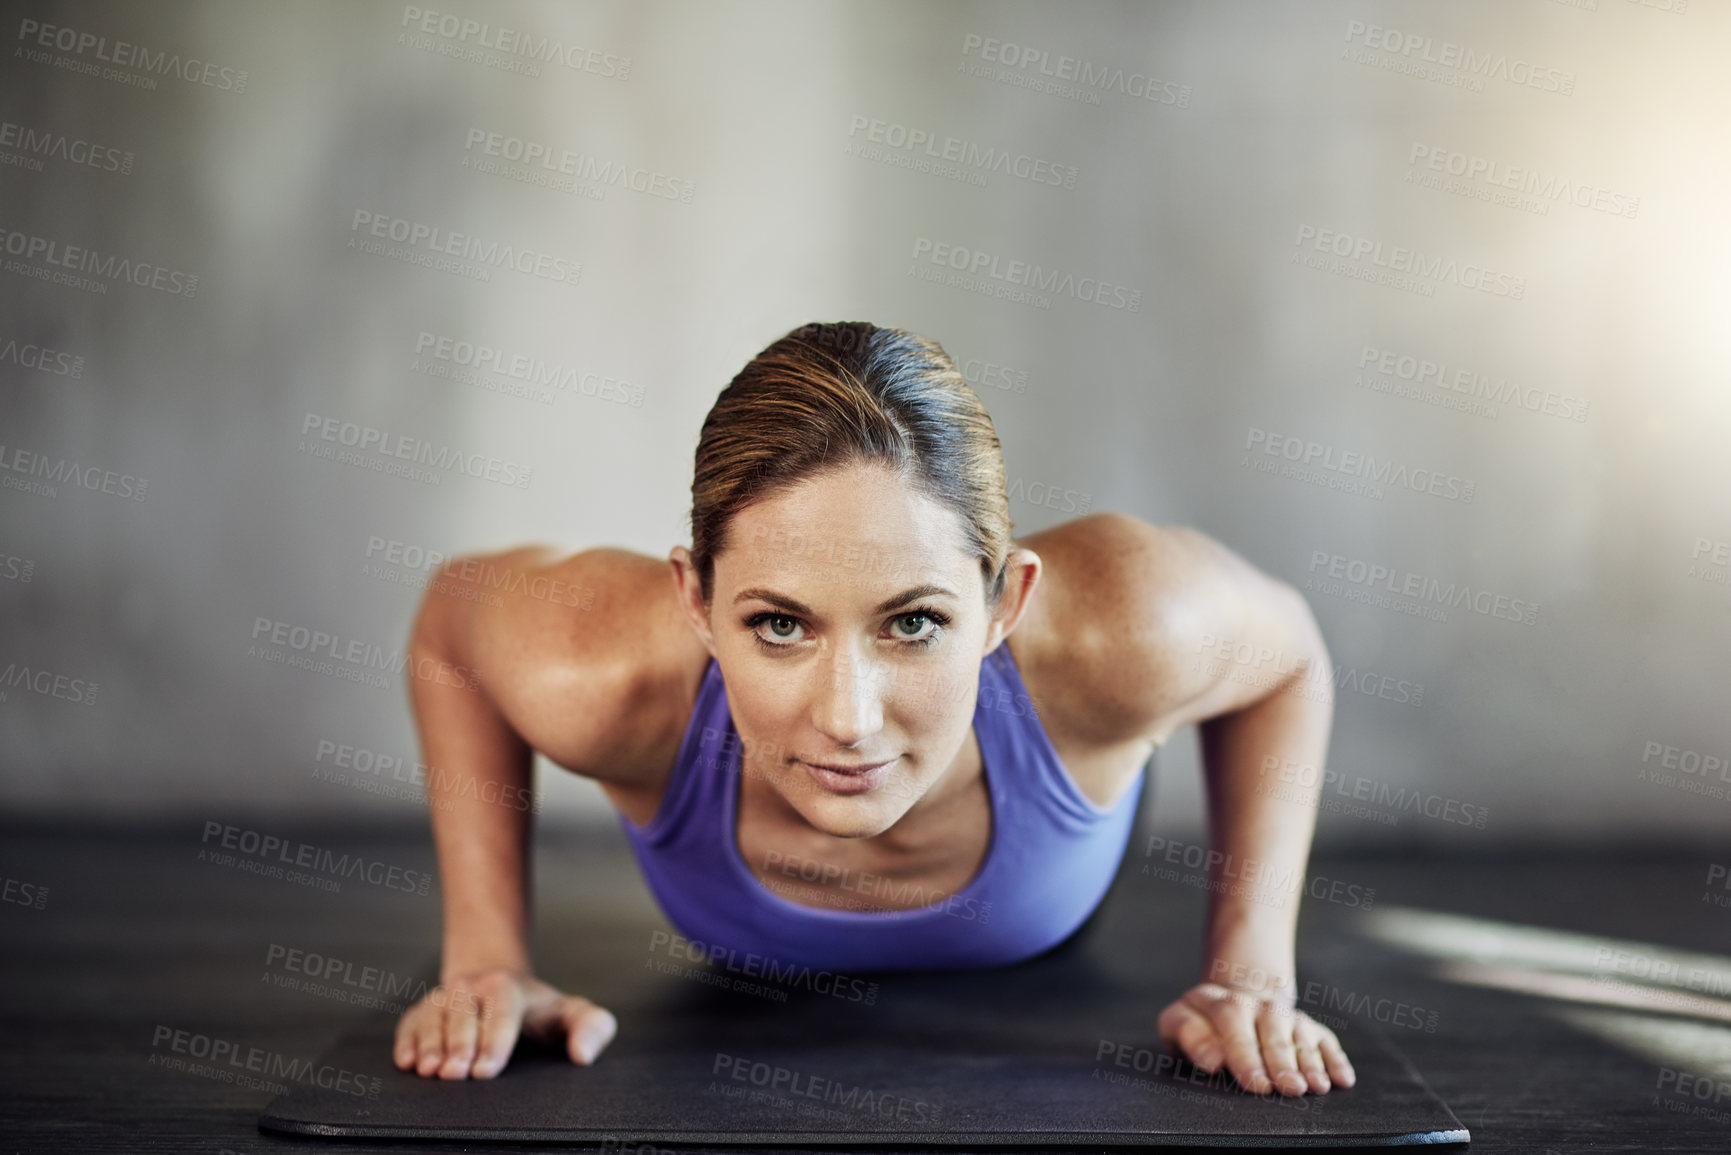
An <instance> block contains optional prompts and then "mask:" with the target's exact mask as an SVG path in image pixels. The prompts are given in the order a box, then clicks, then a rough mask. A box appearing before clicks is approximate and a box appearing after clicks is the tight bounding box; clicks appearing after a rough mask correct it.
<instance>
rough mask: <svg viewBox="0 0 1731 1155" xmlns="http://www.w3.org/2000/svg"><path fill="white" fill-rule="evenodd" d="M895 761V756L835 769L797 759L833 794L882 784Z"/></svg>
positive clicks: (806, 770)
mask: <svg viewBox="0 0 1731 1155" xmlns="http://www.w3.org/2000/svg"><path fill="white" fill-rule="evenodd" d="M898 757H899V755H898ZM896 761H897V759H896V758H891V759H890V760H889V761H888V762H876V763H861V764H859V765H858V766H857V767H855V768H851V769H850V768H843V769H836V768H835V767H833V766H829V765H825V764H823V763H819V762H807V761H806V760H805V759H803V758H801V759H800V760H799V764H800V765H801V766H804V767H805V772H806V774H807V775H809V776H810V777H811V779H812V780H813V781H814V782H816V783H817V784H818V785H819V786H822V787H823V788H824V789H825V790H828V791H830V792H832V793H835V794H863V793H865V792H866V791H867V790H875V789H877V788H878V787H879V786H881V785H883V782H884V779H885V778H887V777H889V771H890V767H891V766H894V765H895V764H896Z"/></svg>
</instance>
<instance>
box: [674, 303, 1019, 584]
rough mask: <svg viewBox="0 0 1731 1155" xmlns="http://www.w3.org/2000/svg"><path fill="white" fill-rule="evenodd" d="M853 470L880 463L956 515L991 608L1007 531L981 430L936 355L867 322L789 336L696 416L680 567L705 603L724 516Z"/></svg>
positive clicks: (930, 347)
mask: <svg viewBox="0 0 1731 1155" xmlns="http://www.w3.org/2000/svg"><path fill="white" fill-rule="evenodd" d="M855 462H880V463H882V464H884V465H886V466H887V467H889V468H890V469H892V470H894V471H895V472H896V473H897V475H898V476H900V477H901V478H902V480H903V481H904V482H905V483H907V484H910V485H913V486H915V487H916V488H917V489H918V490H919V492H921V493H922V494H924V495H925V496H927V497H929V498H931V499H933V500H935V501H938V502H941V503H943V504H945V505H947V506H949V507H950V508H951V509H954V510H955V511H956V512H957V513H959V514H960V515H961V518H962V521H963V523H964V524H965V525H966V532H967V542H966V548H967V549H968V550H969V551H970V552H971V553H973V554H975V555H976V556H978V558H979V559H980V573H981V576H982V577H983V579H984V582H985V588H986V603H987V605H988V607H995V606H996V604H997V602H998V599H999V597H1000V596H1001V595H1002V594H1003V592H1004V578H1005V575H1004V567H1005V562H1006V560H1007V558H1008V555H1009V549H1010V529H1011V524H1010V500H1009V496H1008V494H1007V493H1006V491H1005V488H1004V456H1003V448H1002V446H1000V445H999V443H998V433H997V430H996V429H994V428H993V427H992V418H991V416H990V415H989V414H988V413H987V412H986V407H985V406H984V405H983V404H982V403H981V402H980V398H979V395H978V394H976V393H975V392H974V391H973V389H971V388H970V387H969V386H968V383H967V382H966V381H964V380H963V379H962V375H961V373H960V372H959V371H958V370H957V369H956V365H955V362H954V361H952V360H950V355H949V354H948V353H946V352H944V349H943V346H941V345H939V344H938V343H937V342H936V341H932V340H929V339H927V338H925V337H921V336H919V335H918V334H915V333H909V332H907V331H905V330H902V329H884V328H879V327H878V326H876V325H872V324H869V323H867V322H865V321H840V322H836V323H833V324H817V323H813V324H810V325H802V326H800V327H799V328H797V329H795V330H793V331H792V332H790V333H788V334H787V335H786V336H785V337H782V338H781V339H780V340H778V341H776V342H774V343H773V344H771V345H770V346H769V347H768V348H766V349H764V350H763V352H761V353H759V354H758V355H757V356H755V357H753V358H752V359H751V361H750V362H749V363H748V364H747V365H746V366H745V368H743V369H741V370H740V371H739V375H738V376H736V377H734V379H733V380H732V382H730V383H729V384H728V386H727V388H725V389H723V390H722V391H721V395H720V396H719V397H717V398H716V399H715V405H714V406H713V407H712V408H711V409H710V410H709V416H708V417H706V418H704V421H703V432H702V434H701V435H700V437H699V438H698V442H697V463H696V469H695V471H694V472H693V476H692V481H691V543H692V545H691V557H692V562H693V564H694V565H695V566H696V568H697V574H698V581H699V583H700V585H701V588H702V590H703V601H704V604H705V605H708V604H709V601H710V598H711V596H712V594H713V589H714V575H715V558H716V556H717V555H718V554H720V553H721V552H722V551H723V550H725V549H726V548H727V546H728V541H727V527H728V523H729V522H730V521H731V520H732V519H733V515H734V514H736V513H738V512H739V511H740V510H741V509H743V508H744V507H745V506H747V505H749V504H750V503H752V502H753V501H757V500H759V499H761V498H763V497H765V496H767V494H768V493H769V492H770V491H771V490H774V489H775V488H777V487H779V486H784V485H789V484H792V483H794V482H796V481H801V480H803V479H805V478H808V477H811V476H813V475H816V474H819V473H822V472H824V471H826V470H830V469H837V468H841V467H843V466H847V465H851V464H853V463H855Z"/></svg>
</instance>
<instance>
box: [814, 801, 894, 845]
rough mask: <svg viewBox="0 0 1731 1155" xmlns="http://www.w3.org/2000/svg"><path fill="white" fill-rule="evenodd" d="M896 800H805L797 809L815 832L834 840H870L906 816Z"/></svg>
mask: <svg viewBox="0 0 1731 1155" xmlns="http://www.w3.org/2000/svg"><path fill="white" fill-rule="evenodd" d="M892 802H893V800H891V799H885V798H875V797H872V796H869V795H853V796H848V797H836V796H827V797H817V798H811V797H807V798H802V799H800V805H799V806H798V807H796V809H798V810H799V812H800V816H801V817H802V818H804V819H805V820H806V822H807V823H808V824H809V825H810V826H811V827H812V828H813V829H814V830H821V831H823V832H824V833H825V834H827V835H829V836H830V837H832V838H871V837H873V836H874V835H878V834H882V833H883V832H884V831H886V830H888V829H889V828H890V827H892V826H894V825H895V824H896V822H897V821H899V820H900V819H901V816H902V815H903V814H904V813H906V812H907V807H905V806H895V805H892Z"/></svg>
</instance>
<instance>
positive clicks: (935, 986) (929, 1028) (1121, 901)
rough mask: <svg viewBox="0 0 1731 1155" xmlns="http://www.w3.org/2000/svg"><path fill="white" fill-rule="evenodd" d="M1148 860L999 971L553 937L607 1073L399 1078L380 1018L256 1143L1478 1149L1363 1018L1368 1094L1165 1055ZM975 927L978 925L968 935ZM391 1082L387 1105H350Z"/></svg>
mask: <svg viewBox="0 0 1731 1155" xmlns="http://www.w3.org/2000/svg"><path fill="white" fill-rule="evenodd" d="M1138 825H1139V826H1140V823H1139V824H1138ZM1141 845H1142V840H1141V837H1140V835H1138V836H1136V838H1135V840H1134V841H1133V842H1132V851H1131V853H1130V854H1129V855H1128V856H1127V857H1126V859H1125V862H1124V865H1123V867H1122V868H1121V869H1120V871H1119V874H1118V877H1117V879H1116V880H1115V881H1114V883H1113V886H1112V889H1111V891H1110V892H1109V893H1108V895H1107V897H1106V900H1105V902H1104V903H1102V905H1101V907H1100V909H1099V910H1097V911H1096V912H1095V914H1094V916H1093V917H1092V918H1090V919H1089V921H1088V922H1087V923H1086V924H1085V925H1084V926H1083V927H1082V929H1081V930H1080V931H1079V932H1078V933H1077V934H1076V935H1074V936H1073V937H1072V938H1071V939H1070V940H1069V941H1068V942H1066V943H1064V944H1062V945H1061V946H1059V947H1057V948H1056V949H1054V950H1052V951H1049V952H1047V953H1046V954H1045V955H1042V956H1040V957H1039V958H1035V959H1030V960H1028V961H1027V962H1024V963H1020V964H1017V965H1015V966H1010V967H1002V968H995V969H990V970H977V971H923V972H913V973H910V972H885V973H879V974H860V975H841V976H835V975H827V976H812V975H807V976H804V977H803V978H783V979H780V980H772V979H769V978H766V977H765V976H764V975H763V974H762V973H760V970H759V968H758V967H757V966H756V965H753V964H751V963H749V962H747V961H746V960H733V961H732V962H731V963H730V962H729V961H728V960H725V959H723V960H717V961H715V962H713V963H711V962H708V961H701V960H702V954H701V952H698V954H697V960H696V961H694V960H692V959H689V958H685V957H681V956H680V953H679V951H678V950H677V946H676V943H675V941H674V940H673V939H672V938H671V937H670V934H669V931H668V929H667V926H666V924H665V923H664V922H661V921H660V920H658V919H650V920H643V921H638V922H626V921H623V920H622V919H621V917H620V916H618V915H614V916H613V918H612V919H611V920H609V919H607V918H605V917H596V918H582V917H573V918H572V919H571V925H570V926H569V927H563V926H559V925H555V926H554V927H553V928H551V929H549V927H548V926H547V925H545V924H544V925H543V926H542V928H541V933H540V934H539V935H538V939H537V955H536V957H537V960H538V962H539V965H540V973H542V974H543V975H544V976H545V977H546V978H547V979H548V981H550V982H553V983H554V984H555V985H558V986H560V987H562V989H566V990H571V991H576V992H579V993H581V994H584V995H586V996H588V997H590V998H592V999H594V1000H595V1001H597V1002H599V1003H601V1004H602V1005H603V1006H605V1007H607V1008H608V1009H609V1010H611V1011H612V1012H613V1013H614V1014H615V1015H616V1016H617V1018H618V1020H619V1032H618V1035H617V1037H616V1038H615V1039H614V1040H613V1042H612V1043H611V1044H610V1045H609V1046H608V1048H607V1049H606V1051H604V1052H603V1053H602V1055H601V1057H600V1059H599V1060H598V1061H597V1062H596V1063H595V1064H594V1065H593V1066H591V1067H580V1066H578V1065H576V1064H574V1063H572V1062H571V1061H570V1060H569V1059H567V1058H566V1057H565V1056H564V1054H563V1053H562V1052H560V1051H557V1050H553V1049H550V1048H549V1049H544V1050H543V1049H538V1048H529V1047H527V1046H520V1047H519V1049H518V1051H517V1053H516V1054H515V1055H514V1056H513V1057H512V1059H511V1062H510V1064H509V1065H508V1066H507V1067H506V1068H505V1070H504V1071H503V1072H502V1073H501V1074H500V1075H499V1076H498V1077H497V1078H495V1079H492V1080H486V1081H469V1080H464V1081H459V1082H447V1081H444V1080H439V1079H422V1078H420V1077H419V1076H417V1075H414V1074H411V1073H407V1072H402V1071H398V1070H397V1069H396V1068H395V1066H393V1065H392V1063H391V1059H390V1048H391V1037H392V1032H393V1028H394V1019H391V1018H388V1017H383V1016H380V1017H378V1018H376V1019H374V1020H373V1021H372V1022H371V1023H369V1024H368V1025H366V1026H363V1027H360V1028H358V1029H356V1030H354V1031H352V1032H351V1033H349V1034H348V1035H346V1036H345V1037H344V1038H343V1039H342V1040H341V1041H339V1042H338V1043H337V1044H336V1046H335V1047H333V1048H332V1049H331V1050H330V1051H328V1052H327V1053H326V1054H325V1055H324V1056H322V1057H321V1059H320V1066H319V1067H318V1068H317V1069H318V1070H319V1071H321V1072H324V1074H323V1075H322V1076H320V1078H319V1079H308V1080H304V1081H300V1082H297V1083H295V1084H293V1085H292V1086H291V1089H290V1090H289V1092H288V1093H287V1094H285V1095H282V1096H279V1097H278V1098H277V1099H276V1100H275V1101H274V1102H272V1103H271V1104H270V1106H269V1107H268V1108H267V1109H266V1111H265V1113H264V1116H263V1117H262V1118H261V1120H260V1126H261V1127H264V1128H266V1129H269V1130H275V1131H286V1132H292V1133H296V1134H302V1135H324V1136H340V1137H343V1138H349V1139H397V1138H415V1139H450V1140H496V1141H514V1142H562V1143H576V1144H585V1145H590V1146H598V1147H601V1148H602V1149H603V1151H608V1150H611V1151H618V1152H620V1155H634V1150H635V1148H637V1146H638V1145H640V1144H644V1143H648V1144H663V1143H680V1144H701V1145H704V1146H709V1147H716V1146H739V1145H751V1146H762V1145H766V1144H768V1145H779V1146H788V1147H793V1146H820V1147H834V1146H855V1147H873V1148H879V1149H892V1148H898V1147H899V1148H908V1147H914V1148H920V1147H924V1148H930V1147H934V1146H943V1147H956V1146H964V1145H965V1146H1019V1147H1041V1146H1049V1147H1072V1146H1212V1147H1218V1146H1259V1147H1356V1146H1387V1145H1406V1144H1419V1143H1426V1144H1428V1143H1464V1142H1466V1141H1467V1139H1468V1135H1467V1131H1466V1128H1465V1127H1464V1126H1462V1124H1461V1122H1460V1121H1459V1120H1458V1119H1457V1118H1456V1117H1455V1116H1454V1114H1453V1112H1451V1111H1450V1110H1449V1109H1448V1107H1447V1106H1445V1105H1444V1104H1443V1103H1442V1101H1441V1100H1440V1099H1438V1098H1437V1097H1436V1095H1435V1094H1433V1093H1432V1092H1431V1090H1430V1089H1429V1087H1427V1086H1426V1085H1425V1084H1424V1082H1423V1080H1422V1079H1421V1078H1419V1076H1418V1074H1417V1073H1416V1072H1415V1071H1414V1070H1413V1069H1412V1067H1411V1065H1410V1064H1409V1063H1407V1061H1406V1060H1405V1059H1404V1058H1403V1057H1402V1056H1401V1055H1400V1054H1399V1053H1398V1052H1397V1051H1395V1049H1394V1048H1393V1047H1392V1045H1390V1044H1389V1043H1388V1041H1387V1040H1386V1039H1385V1038H1384V1037H1383V1036H1382V1035H1381V1034H1380V1033H1377V1032H1376V1031H1374V1030H1373V1029H1372V1028H1371V1027H1370V1025H1369V1024H1367V1023H1361V1022H1359V1021H1358V1020H1347V1021H1346V1023H1345V1024H1344V1025H1341V1024H1331V1025H1335V1026H1336V1029H1337V1032H1338V1033H1339V1035H1340V1037H1341V1041H1342V1043H1343V1045H1344V1046H1345V1047H1346V1049H1347V1053H1348V1055H1349V1056H1350V1057H1351V1058H1352V1060H1353V1065H1354V1068H1355V1069H1356V1071H1357V1073H1358V1083H1357V1085H1356V1086H1354V1087H1352V1088H1350V1089H1340V1088H1336V1089H1335V1090H1333V1091H1330V1092H1329V1093H1328V1094H1326V1095H1321V1096H1313V1095H1305V1096H1302V1097H1298V1098H1291V1099H1289V1098H1285V1097H1282V1096H1280V1095H1278V1094H1275V1095H1268V1096H1262V1097H1258V1096H1253V1095H1250V1094H1248V1093H1246V1092H1244V1091H1241V1090H1239V1089H1238V1088H1237V1085H1236V1084H1235V1083H1234V1082H1233V1081H1232V1080H1231V1077H1230V1076H1229V1075H1227V1074H1225V1073H1224V1072H1222V1073H1221V1074H1218V1075H1215V1076H1207V1075H1205V1074H1203V1073H1202V1072H1200V1071H1198V1070H1197V1069H1196V1068H1194V1067H1192V1066H1191V1065H1190V1064H1188V1063H1187V1062H1185V1061H1183V1060H1182V1059H1179V1058H1177V1057H1176V1056H1172V1055H1168V1054H1166V1053H1165V1052H1164V1051H1163V1049H1162V1048H1161V1046H1160V1043H1159V1038H1158V1035H1157V1033H1156V1031H1155V1019H1156V1017H1157V1016H1158V1014H1159V1012H1160V1009H1161V1008H1162V1007H1164V1006H1165V1005H1166V1004H1167V1003H1168V1002H1170V1001H1171V1000H1172V999H1173V998H1175V997H1177V996H1178V995H1179V994H1180V993H1182V992H1183V991H1184V990H1185V989H1186V988H1187V987H1188V986H1189V985H1190V984H1191V983H1193V982H1195V981H1196V979H1195V976H1194V973H1193V968H1194V965H1195V959H1196V956H1197V954H1198V951H1197V947H1196V944H1197V942H1198V941H1199V930H1200V913H1201V904H1202V902H1203V895H1202V892H1199V891H1197V890H1196V889H1194V888H1189V889H1186V888H1180V887H1174V886H1173V885H1171V884H1168V883H1161V882H1157V881H1155V877H1156V876H1153V875H1143V874H1142V873H1141V864H1142V863H1144V862H1146V861H1148V860H1147V859H1146V858H1145V857H1143V856H1142V855H1139V854H1137V853H1136V848H1137V847H1139V846H1141ZM967 932H968V924H967V922H966V921H965V920H962V919H958V926H957V933H958V934H966V933H967ZM343 1072H348V1073H349V1074H348V1075H347V1076H344V1075H343V1074H342V1073H343ZM357 1076H358V1078H357ZM373 1078H376V1079H377V1080H378V1083H377V1084H376V1086H377V1088H378V1092H377V1095H376V1097H369V1096H368V1095H366V1094H361V1095H356V1094H354V1093H352V1092H353V1091H355V1090H357V1089H370V1088H371V1087H372V1086H373V1085H374V1084H371V1083H370V1082H368V1081H367V1080H371V1079H373ZM339 1080H340V1085H333V1086H331V1087H328V1088H322V1087H321V1086H319V1085H317V1084H318V1083H320V1082H325V1083H332V1084H338V1083H339ZM622 1149H624V1150H622Z"/></svg>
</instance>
